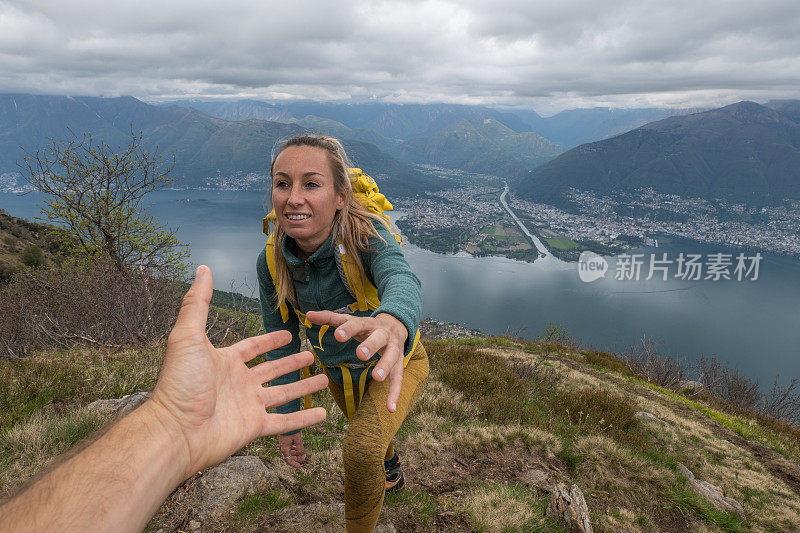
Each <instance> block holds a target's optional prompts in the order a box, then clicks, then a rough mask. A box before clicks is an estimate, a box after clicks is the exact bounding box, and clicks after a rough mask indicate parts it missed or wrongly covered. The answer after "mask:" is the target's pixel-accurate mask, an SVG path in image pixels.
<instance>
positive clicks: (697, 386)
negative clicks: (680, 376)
mask: <svg viewBox="0 0 800 533" xmlns="http://www.w3.org/2000/svg"><path fill="white" fill-rule="evenodd" d="M705 388H706V386H705V385H703V384H702V383H700V382H699V381H689V380H685V381H681V382H680V383H679V384H678V390H679V391H680V392H682V393H684V394H699V393H701V392H702V391H704V390H705Z"/></svg>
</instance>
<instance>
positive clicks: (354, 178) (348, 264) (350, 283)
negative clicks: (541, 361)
mask: <svg viewBox="0 0 800 533" xmlns="http://www.w3.org/2000/svg"><path fill="white" fill-rule="evenodd" d="M348 175H349V177H350V185H351V187H352V189H353V194H354V195H355V197H356V198H357V199H358V200H359V202H361V204H362V205H364V206H365V207H366V208H367V209H369V210H370V211H372V212H373V213H375V214H377V215H379V216H381V217H383V218H385V219H386V221H387V222H388V221H389V216H388V215H386V214H385V213H384V211H391V210H392V209H393V207H392V204H391V203H390V202H389V200H387V199H386V196H384V195H383V194H381V192H380V191H379V190H378V185H377V184H376V183H375V180H373V179H372V178H371V177H370V176H369V175H367V174H365V173H364V172H362V171H361V169H359V168H351V169H348ZM270 225H277V217H276V215H275V210H274V209H273V210H272V211H271V212H270V213H269V214H268V215H267V216H266V217H264V220H263V231H264V233H265V234H267V235H268V238H267V246H266V248H267V249H266V256H267V268H268V269H269V275H270V277H271V278H272V283H273V285H274V286H275V287H277V286H278V271H277V268H276V266H275V232H274V231H273V230H272V229H271V227H270ZM392 235H393V236H394V238H395V239H396V240H397V242H398V244H400V245H401V246H402V245H403V244H404V243H403V241H402V237H401V236H400V234H399V233H394V232H393V233H392ZM336 251H337V253H336V254H335V256H334V257H335V258H336V266H337V270H338V271H339V277H340V278H341V280H342V283H343V284H344V286H345V287H346V288H347V291H348V292H349V293H350V295H351V296H352V297H353V298H354V299H355V301H354V302H353V303H352V304H350V305H348V306H347V307H348V309H349V310H350V312H354V311H374V310H375V309H377V308H378V307H379V306H380V305H381V301H380V299H379V298H378V289H377V288H376V287H375V285H374V284H373V283H372V281H370V279H369V278H368V277H367V275H366V273H365V272H364V271H363V269H361V268H359V266H358V264H356V263H355V262H354V261H353V260H352V259H351V258H350V257H349V256H348V255H347V250H346V249H345V247H344V245H343V244H342V243H341V241H339V242H338V243H337V246H336ZM293 309H294V312H295V314H296V315H297V318H298V320H299V321H300V324H301V326H302V327H304V328H306V329H310V328H311V327H312V324H311V322H310V321H309V320H308V318H307V317H306V315H305V313H303V312H302V311H300V310H299V309H297V308H295V307H294V306H293ZM280 313H281V320H283V321H284V322H287V321H288V320H289V308H288V306H287V305H286V302H284V303H282V304H281V305H280ZM327 331H328V326H327V325H323V326H321V327H320V329H319V339H318V342H319V344H318V345H316V346H315V345H314V344H313V341H311V339H309V342H311V346H312V351H313V352H314V356H315V358H316V359H317V362H318V363H319V364H321V365H323V366H324V364H323V363H322V361H320V359H319V357H318V356H317V352H316V350H320V351H322V350H323V348H322V337H323V336H324V335H325V333H326V332H327ZM419 337H420V333H419V330H418V331H417V334H416V336H415V337H414V343H413V345H412V349H411V351H410V352H409V355H407V356H406V357H405V359H404V360H403V366H406V365H408V361H409V359H410V358H411V354H412V353H414V350H416V348H417V344H418V343H419ZM374 365H375V361H373V362H370V363H366V364H364V365H353V364H348V363H342V364H340V365H337V366H338V367H339V368H340V369H341V371H342V380H343V381H344V393H345V402H346V406H347V413H346V415H347V418H348V419H350V418H352V416H353V414H354V413H355V410H356V407H357V406H358V404H356V403H355V395H354V390H353V380H352V376H351V374H350V369H351V368H361V369H362V370H361V376H360V377H361V379H359V389H358V390H359V395H358V403H359V404H360V403H361V398H362V397H363V396H364V386H365V384H366V380H367V373H368V369H369V368H371V367H372V366H374ZM309 375H310V370H309V368H308V367H306V368H304V369H303V377H304V378H305V377H308V376H309ZM310 406H311V397H310V396H306V398H305V408H306V409H308V408H309V407H310Z"/></svg>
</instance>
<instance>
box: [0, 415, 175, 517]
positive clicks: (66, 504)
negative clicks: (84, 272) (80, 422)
mask: <svg viewBox="0 0 800 533" xmlns="http://www.w3.org/2000/svg"><path fill="white" fill-rule="evenodd" d="M181 438H182V437H181V436H180V434H179V433H176V432H175V429H174V428H173V427H172V426H171V425H170V423H169V420H168V419H166V418H165V417H164V416H163V414H162V413H161V412H160V408H159V406H158V405H156V404H154V403H153V402H152V401H148V402H145V403H144V404H143V405H142V406H141V407H140V408H139V409H137V410H135V411H133V412H132V413H131V414H129V415H128V416H126V417H125V418H123V419H122V420H120V421H119V422H117V423H116V424H115V425H114V426H113V427H112V428H111V429H109V430H108V431H107V432H106V433H105V434H104V435H103V436H102V437H100V438H99V439H98V440H97V441H95V442H93V443H92V444H90V445H89V446H88V447H87V448H86V449H85V450H84V451H83V452H82V453H80V454H79V455H77V456H75V457H72V458H71V459H69V460H67V461H65V462H64V463H63V464H61V465H59V466H58V467H56V468H55V469H54V470H53V471H52V472H49V473H48V474H46V475H45V476H44V477H42V478H41V479H39V480H38V481H36V482H35V483H34V484H32V485H31V486H30V487H28V488H27V489H26V490H25V491H23V492H22V493H21V494H19V495H17V496H16V497H15V498H13V499H12V500H11V501H9V502H8V503H7V504H6V505H5V506H3V507H2V508H0V531H3V532H5V531H15V532H17V531H72V530H74V531H89V530H104V531H141V530H142V529H143V528H144V526H145V525H146V524H147V521H148V520H149V519H150V517H151V516H152V515H153V514H154V513H155V511H156V510H157V509H158V507H159V506H160V505H161V502H163V501H164V499H165V498H166V497H167V496H168V495H169V493H170V492H171V491H172V490H173V489H174V488H175V487H176V486H177V485H178V484H180V483H181V481H183V480H184V479H185V477H186V476H188V474H189V473H188V472H187V470H188V467H189V466H188V449H187V447H186V446H185V444H184V443H183V442H180V444H179V445H177V444H178V443H176V439H177V440H180V439H181Z"/></svg>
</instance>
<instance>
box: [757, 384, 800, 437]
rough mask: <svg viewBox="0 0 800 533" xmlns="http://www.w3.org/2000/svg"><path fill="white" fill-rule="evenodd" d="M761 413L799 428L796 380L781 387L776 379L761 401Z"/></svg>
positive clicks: (799, 406) (798, 400) (799, 395)
mask: <svg viewBox="0 0 800 533" xmlns="http://www.w3.org/2000/svg"><path fill="white" fill-rule="evenodd" d="M761 412H762V413H763V414H765V415H767V416H770V417H772V418H775V419H778V420H783V421H785V422H789V423H790V424H794V425H795V426H800V390H798V381H797V378H793V379H792V381H791V382H790V383H789V384H788V385H786V386H781V385H780V383H778V378H777V377H776V378H775V382H774V383H773V384H772V387H771V388H770V389H769V391H768V392H767V393H766V394H765V395H764V397H763V398H762V399H761Z"/></svg>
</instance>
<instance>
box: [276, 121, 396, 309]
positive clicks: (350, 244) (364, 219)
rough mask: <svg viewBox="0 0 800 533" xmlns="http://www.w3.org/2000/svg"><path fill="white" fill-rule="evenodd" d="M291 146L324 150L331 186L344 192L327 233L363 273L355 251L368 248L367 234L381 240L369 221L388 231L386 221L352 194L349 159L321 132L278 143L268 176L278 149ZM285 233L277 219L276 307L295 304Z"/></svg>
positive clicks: (338, 144)
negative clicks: (330, 174)
mask: <svg viewBox="0 0 800 533" xmlns="http://www.w3.org/2000/svg"><path fill="white" fill-rule="evenodd" d="M291 146H310V147H312V148H319V149H321V150H325V153H326V154H327V155H328V161H329V162H330V165H331V170H332V171H333V185H334V189H335V190H336V193H337V194H344V198H345V202H344V207H343V208H342V209H340V210H338V211H337V212H336V214H335V215H334V218H333V225H332V226H331V232H332V233H334V234H335V235H336V236H337V238H338V240H339V241H341V243H342V244H343V245H344V248H345V251H346V252H347V256H348V257H350V258H352V259H353V261H354V263H355V264H356V265H358V268H359V270H360V271H361V272H362V273H363V272H364V266H363V264H362V263H361V257H360V256H359V254H358V252H359V251H362V252H369V251H371V250H370V249H369V248H368V245H369V241H370V238H371V237H378V238H379V239H381V240H383V238H382V237H381V236H380V235H379V234H378V232H377V231H376V230H375V226H374V225H373V222H374V221H375V220H377V221H380V222H381V223H382V224H383V225H384V226H385V227H386V229H387V230H388V229H389V223H388V221H387V220H386V219H385V218H383V217H381V216H379V215H376V214H375V213H373V212H372V211H370V210H368V209H367V208H366V207H364V205H363V204H362V203H361V202H359V201H358V199H357V198H356V197H355V195H354V194H353V189H352V187H351V186H350V177H349V174H348V169H349V168H351V167H352V165H351V163H350V159H348V157H347V153H345V151H344V147H343V146H342V143H341V142H339V140H338V139H335V138H334V137H327V136H323V135H298V136H295V137H292V138H291V139H289V140H287V141H285V142H283V143H281V145H280V147H279V148H278V149H277V150H273V153H272V164H271V165H270V168H269V174H270V177H272V173H273V171H274V167H275V160H276V159H277V158H278V156H279V155H280V154H281V152H283V151H284V150H285V149H287V148H289V147H291ZM285 236H286V233H285V232H284V230H283V228H282V227H281V225H280V222H278V223H277V224H276V227H275V241H274V242H275V246H274V247H273V250H274V253H275V270H276V272H277V277H278V286H277V287H275V294H276V302H275V307H276V308H278V307H280V306H281V305H282V304H284V303H285V302H287V301H288V302H289V303H291V304H292V305H295V306H296V302H295V294H294V283H293V282H292V275H291V272H290V271H289V267H288V265H287V264H286V258H285V257H284V255H283V239H284V237H285ZM384 242H385V241H384Z"/></svg>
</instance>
